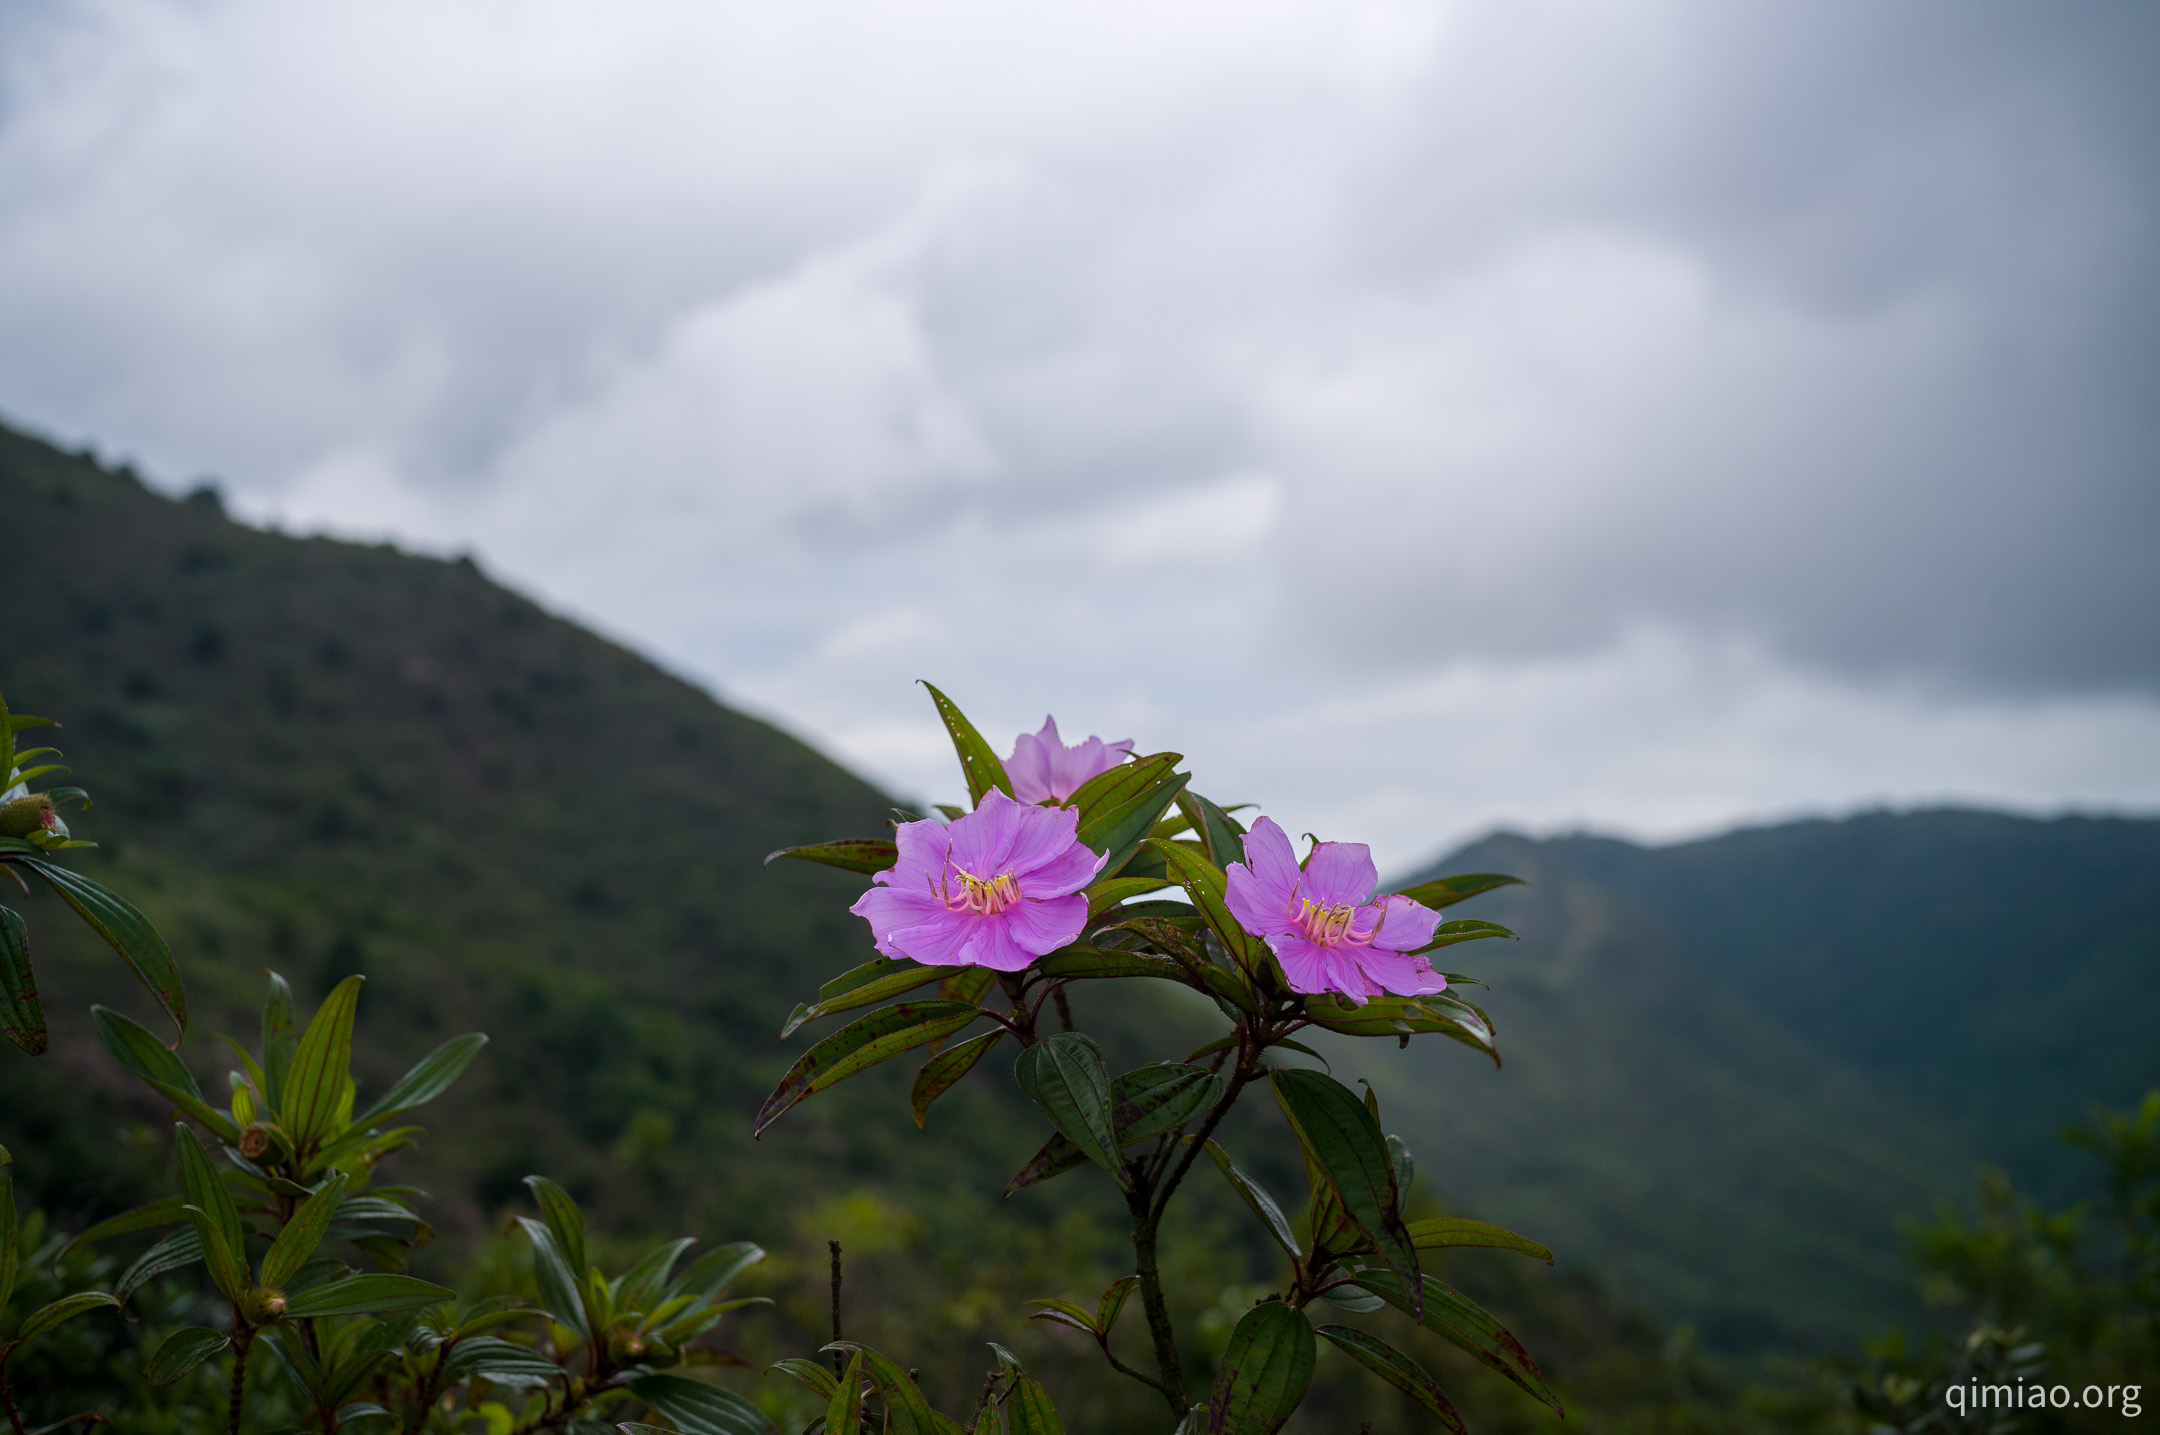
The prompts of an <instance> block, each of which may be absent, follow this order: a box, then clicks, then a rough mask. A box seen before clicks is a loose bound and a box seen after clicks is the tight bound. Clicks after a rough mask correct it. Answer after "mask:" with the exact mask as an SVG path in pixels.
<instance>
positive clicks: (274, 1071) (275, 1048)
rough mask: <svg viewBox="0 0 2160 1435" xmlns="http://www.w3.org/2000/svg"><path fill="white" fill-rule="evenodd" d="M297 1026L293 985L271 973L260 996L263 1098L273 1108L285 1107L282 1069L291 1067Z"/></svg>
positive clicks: (298, 1038)
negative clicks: (263, 993) (267, 991)
mask: <svg viewBox="0 0 2160 1435" xmlns="http://www.w3.org/2000/svg"><path fill="white" fill-rule="evenodd" d="M299 1031H300V1027H299V1024H298V1023H297V1022H295V1021H294V1020H293V1002H292V988H291V987H290V986H288V985H287V984H286V982H285V978H283V977H281V976H279V975H278V974H277V973H276V972H272V973H270V990H269V993H268V994H267V995H266V996H264V998H263V1010H262V1067H263V1099H264V1100H266V1101H268V1102H269V1103H270V1109H271V1110H272V1111H280V1110H283V1109H284V1103H285V1073H286V1072H288V1071H290V1070H291V1069H292V1059H293V1048H294V1047H296V1046H298V1045H299V1044H300V1036H299Z"/></svg>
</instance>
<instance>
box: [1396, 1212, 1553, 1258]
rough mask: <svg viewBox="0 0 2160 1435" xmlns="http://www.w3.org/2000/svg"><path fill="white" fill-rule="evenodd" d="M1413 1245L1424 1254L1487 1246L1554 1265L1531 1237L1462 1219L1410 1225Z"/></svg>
mask: <svg viewBox="0 0 2160 1435" xmlns="http://www.w3.org/2000/svg"><path fill="white" fill-rule="evenodd" d="M1409 1229H1410V1243H1411V1244H1412V1245H1414V1246H1416V1247H1417V1248H1418V1249H1419V1250H1421V1251H1433V1250H1440V1249H1443V1248H1445V1247H1448V1246H1485V1247H1490V1248H1492V1249H1495V1250H1503V1251H1520V1252H1522V1253H1523V1254H1524V1255H1526V1256H1530V1257H1533V1258H1535V1259H1537V1260H1541V1261H1543V1262H1544V1263H1545V1264H1546V1265H1548V1266H1549V1265H1551V1264H1552V1258H1553V1257H1552V1252H1551V1251H1550V1250H1547V1249H1546V1248H1545V1247H1544V1246H1541V1245H1539V1244H1538V1243H1537V1242H1536V1241H1533V1240H1531V1239H1530V1238H1529V1237H1528V1236H1518V1235H1516V1234H1515V1233H1514V1232H1513V1231H1510V1230H1506V1229H1504V1228H1502V1227H1500V1226H1494V1225H1489V1224H1487V1223H1486V1222H1484V1221H1472V1220H1468V1219H1466V1218H1464V1217H1461V1216H1435V1217H1433V1218H1432V1219H1431V1220H1427V1221H1412V1222H1411V1223H1410V1227H1409Z"/></svg>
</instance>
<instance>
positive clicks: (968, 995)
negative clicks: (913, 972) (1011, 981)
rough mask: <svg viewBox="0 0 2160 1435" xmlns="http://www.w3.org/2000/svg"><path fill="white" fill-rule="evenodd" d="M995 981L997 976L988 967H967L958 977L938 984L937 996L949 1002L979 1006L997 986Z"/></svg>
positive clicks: (949, 978) (948, 978)
mask: <svg viewBox="0 0 2160 1435" xmlns="http://www.w3.org/2000/svg"><path fill="white" fill-rule="evenodd" d="M997 979H998V974H997V973H996V972H994V971H992V970H991V969H990V968H988V967H969V968H967V969H966V970H964V971H962V972H961V973H960V975H958V976H956V977H947V978H946V979H945V980H944V981H941V982H939V983H938V995H939V996H940V997H942V998H944V999H945V1000H946V1001H949V1002H966V1003H967V1004H968V1005H969V1006H981V1005H982V1000H983V998H984V997H986V996H988V995H990V989H991V988H992V987H994V986H996V985H997V984H998V980H997Z"/></svg>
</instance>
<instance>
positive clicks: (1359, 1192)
mask: <svg viewBox="0 0 2160 1435" xmlns="http://www.w3.org/2000/svg"><path fill="white" fill-rule="evenodd" d="M1273 1084H1274V1087H1275V1096H1276V1099H1277V1100H1278V1101H1279V1102H1280V1103H1281V1104H1282V1109H1283V1114H1284V1115H1285V1116H1287V1117H1289V1118H1290V1127H1291V1129H1292V1130H1293V1131H1295V1132H1296V1133H1297V1138H1298V1144H1299V1146H1301V1147H1302V1148H1303V1149H1304V1151H1305V1155H1306V1157H1307V1159H1308V1160H1309V1161H1310V1162H1311V1163H1312V1164H1313V1165H1314V1166H1315V1167H1317V1168H1318V1169H1319V1170H1320V1171H1322V1172H1323V1173H1325V1175H1326V1177H1327V1181H1328V1184H1329V1185H1330V1186H1331V1187H1332V1188H1333V1192H1334V1194H1335V1195H1336V1197H1337V1198H1338V1199H1340V1201H1341V1202H1342V1207H1343V1212H1344V1214H1345V1215H1347V1216H1348V1217H1349V1218H1350V1220H1351V1221H1352V1222H1353V1223H1354V1224H1355V1225H1356V1226H1357V1228H1358V1230H1359V1231H1361V1232H1362V1233H1363V1234H1364V1236H1365V1239H1367V1240H1368V1241H1371V1242H1372V1243H1373V1246H1374V1249H1375V1250H1376V1251H1378V1253H1379V1256H1380V1259H1381V1260H1382V1261H1383V1262H1384V1263H1385V1264H1386V1265H1387V1268H1388V1269H1389V1270H1391V1271H1393V1272H1395V1274H1396V1276H1397V1277H1398V1278H1399V1279H1400V1280H1401V1281H1402V1282H1403V1284H1404V1285H1405V1286H1406V1287H1408V1288H1410V1289H1412V1290H1415V1289H1417V1279H1418V1262H1417V1250H1416V1248H1415V1247H1413V1246H1412V1245H1411V1244H1410V1235H1409V1232H1408V1231H1407V1230H1405V1229H1404V1227H1403V1218H1402V1197H1401V1194H1400V1193H1399V1192H1398V1191H1397V1190H1396V1187H1395V1165H1394V1161H1393V1159H1392V1158H1391V1156H1390V1155H1389V1152H1388V1147H1387V1138H1386V1137H1385V1136H1383V1135H1382V1134H1381V1131H1380V1123H1379V1122H1377V1121H1375V1120H1373V1116H1372V1113H1371V1112H1370V1111H1368V1110H1366V1109H1365V1103H1364V1102H1362V1101H1360V1100H1359V1099H1358V1097H1357V1094H1356V1093H1355V1092H1353V1091H1352V1090H1350V1088H1349V1087H1347V1086H1344V1085H1343V1084H1342V1083H1341V1082H1339V1081H1337V1080H1336V1079H1335V1078H1334V1077H1332V1076H1329V1075H1327V1074H1326V1073H1325V1072H1319V1071H1313V1070H1311V1069H1310V1068H1295V1069H1291V1068H1283V1069H1278V1070H1277V1071H1276V1072H1275V1073H1274V1075H1273ZM1315 1194H1317V1193H1315ZM1411 1313H1412V1314H1413V1315H1415V1314H1417V1312H1416V1311H1415V1310H1413V1311H1412V1312H1411Z"/></svg>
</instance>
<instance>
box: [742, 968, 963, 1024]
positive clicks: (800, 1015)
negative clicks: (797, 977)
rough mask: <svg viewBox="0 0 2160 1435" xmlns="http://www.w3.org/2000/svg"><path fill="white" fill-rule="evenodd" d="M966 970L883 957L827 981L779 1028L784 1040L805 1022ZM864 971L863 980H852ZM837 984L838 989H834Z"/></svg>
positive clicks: (876, 1002)
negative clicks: (809, 1000) (807, 1004)
mask: <svg viewBox="0 0 2160 1435" xmlns="http://www.w3.org/2000/svg"><path fill="white" fill-rule="evenodd" d="M967 970H969V969H968V968H966V967H926V966H923V965H921V964H920V963H917V962H911V961H907V960H905V959H902V958H898V957H880V958H878V959H877V960H876V961H874V962H868V963H865V964H864V965H863V966H860V967H857V968H856V969H855V970H854V971H852V972H848V973H845V974H844V975H842V976H839V977H836V978H834V979H833V980H832V981H829V982H827V983H826V984H825V985H824V986H823V987H821V988H820V989H819V990H818V999H817V1001H816V1002H814V1003H812V1004H811V1005H809V1006H798V1007H797V1008H795V1011H794V1014H793V1015H791V1016H789V1017H788V1019H787V1024H786V1025H785V1026H783V1027H781V1028H780V1039H781V1040H782V1041H785V1040H787V1039H788V1038H789V1037H791V1036H793V1035H794V1034H795V1031H796V1028H798V1027H800V1026H802V1025H803V1023H805V1022H812V1021H816V1020H818V1019H819V1018H820V1017H828V1016H832V1015H834V1014H835V1013H837V1012H844V1011H854V1010H856V1009H857V1008H858V1007H866V1006H876V1005H877V1004H878V1003H879V1002H881V1001H884V1000H885V999H886V998H888V997H896V996H899V995H900V994H901V993H902V992H911V991H913V990H915V989H916V988H917V987H926V986H928V985H930V984H931V983H932V982H942V981H944V980H945V979H946V978H947V977H953V976H958V975H959V974H960V973H962V972H965V971H967ZM865 974H867V978H866V979H864V980H851V979H853V978H858V977H864V975H865ZM836 987H837V988H839V990H837V991H836V990H834V988H836Z"/></svg>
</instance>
